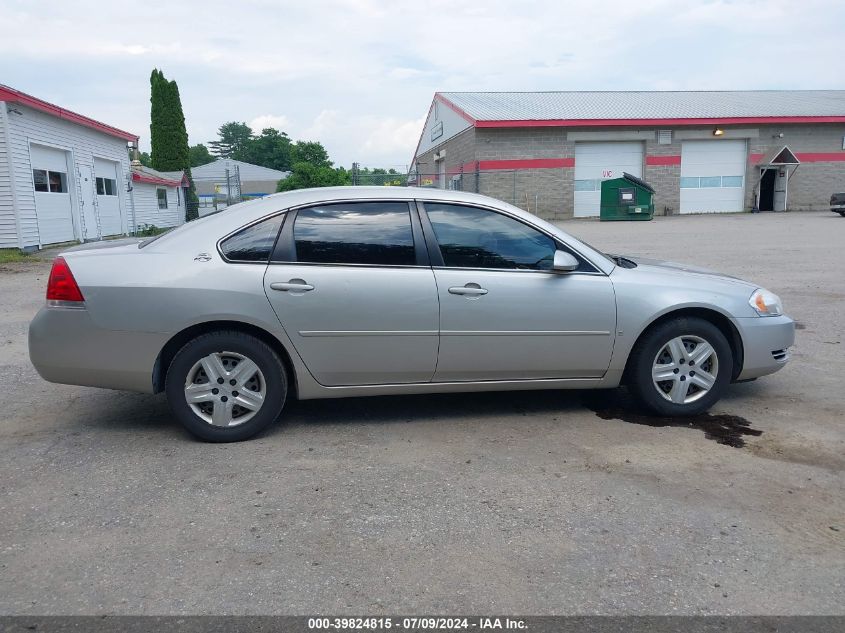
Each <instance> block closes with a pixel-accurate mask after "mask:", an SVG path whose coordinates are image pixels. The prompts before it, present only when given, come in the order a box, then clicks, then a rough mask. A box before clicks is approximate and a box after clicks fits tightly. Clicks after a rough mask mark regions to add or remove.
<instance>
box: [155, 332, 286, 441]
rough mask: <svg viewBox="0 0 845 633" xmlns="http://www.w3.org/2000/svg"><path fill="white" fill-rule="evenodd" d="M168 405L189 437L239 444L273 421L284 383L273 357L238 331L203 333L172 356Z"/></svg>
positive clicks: (258, 342) (264, 346) (283, 394)
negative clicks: (189, 434) (190, 435)
mask: <svg viewBox="0 0 845 633" xmlns="http://www.w3.org/2000/svg"><path fill="white" fill-rule="evenodd" d="M165 390H166V392H167V401H168V403H169V404H170V408H171V410H172V411H173V414H174V415H175V416H176V418H177V419H178V420H179V421H180V422H181V423H182V425H183V426H184V427H185V428H186V429H187V430H188V431H189V432H190V433H191V434H192V435H194V436H196V437H198V438H200V439H203V440H206V441H208V442H238V441H241V440H245V439H247V438H250V437H252V436H253V435H255V434H256V433H258V432H260V431H262V430H263V429H265V428H266V427H267V426H269V425H270V424H272V423H273V422H274V421H275V420H276V419H278V417H279V415H280V414H281V411H282V407H283V405H284V402H285V397H286V395H287V378H286V376H285V370H284V367H283V365H282V362H281V360H280V359H279V356H278V354H276V352H275V351H273V350H272V349H271V348H270V347H269V346H268V345H267V344H266V343H264V342H263V341H261V340H259V339H257V338H255V337H253V336H250V335H248V334H245V333H243V332H237V331H221V332H210V333H207V334H202V335H200V336H198V337H197V338H195V339H193V340H191V341H189V342H188V343H187V344H185V346H184V347H182V349H180V350H179V352H178V353H177V354H176V356H175V358H174V359H173V362H172V363H171V364H170V367H169V369H168V371H167V381H166V386H165Z"/></svg>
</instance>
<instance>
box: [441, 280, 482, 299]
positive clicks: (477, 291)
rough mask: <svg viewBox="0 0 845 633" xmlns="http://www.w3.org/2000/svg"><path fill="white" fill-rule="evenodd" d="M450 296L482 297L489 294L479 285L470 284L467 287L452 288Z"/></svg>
mask: <svg viewBox="0 0 845 633" xmlns="http://www.w3.org/2000/svg"><path fill="white" fill-rule="evenodd" d="M449 294H453V295H464V296H469V297H480V296H481V295H486V294H487V289H486V288H482V287H481V286H479V285H478V284H473V283H469V284H467V285H465V286H452V287H451V288H449Z"/></svg>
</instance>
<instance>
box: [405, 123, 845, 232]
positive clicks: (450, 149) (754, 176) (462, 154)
mask: <svg viewBox="0 0 845 633" xmlns="http://www.w3.org/2000/svg"><path fill="white" fill-rule="evenodd" d="M734 127H741V128H742V129H743V130H747V134H748V137H747V138H746V142H747V151H748V162H747V168H746V175H745V204H744V209H745V210H746V211H747V210H750V209H751V208H752V206H753V204H754V200H755V188H756V186H757V184H758V183H759V180H760V170H759V168H758V167H757V162H759V155H764V156H767V155H769V154H770V153H772V152H774V151H776V150H778V149H780V148H781V147H783V146H784V145H787V146H789V147H790V149H792V151H793V152H795V153H797V154H799V157H800V155H801V154H802V153H803V154H808V155H812V154H817V155H818V154H824V155H834V156H835V157H836V158H837V159H839V158H842V157H845V151H843V148H842V143H843V137H845V125H842V124H813V125H789V126H783V125H758V126H751V125H745V126H734ZM658 129H672V131H673V134H672V142H671V143H670V144H667V145H660V144H658V142H657V131H658ZM679 129H682V130H683V131H685V132H689V131H698V132H699V134H700V135H701V138H708V135H709V134H710V133H711V132H712V129H713V126H712V125H711V126H700V127H698V128H695V127H684V128H670V127H669V126H660V127H655V128H645V129H644V128H630V127H619V128H602V129H601V130H597V129H596V128H589V129H587V128H581V129H580V130H579V129H578V128H562V127H558V128H554V127H534V128H470V129H468V130H466V131H464V132H462V133H461V134H458V135H457V136H455V137H454V138H452V139H449V140H448V141H446V142H444V143H443V144H441V145H440V146H438V147H435V148H434V149H433V150H432V151H430V152H427V153H425V154H423V155H421V156H420V162H422V163H426V164H425V165H421V170H420V171H421V172H423V173H428V174H435V175H436V173H437V169H436V166H435V164H434V161H433V153H434V151H438V150H441V149H442V150H445V152H446V166H447V171H448V172H449V173H455V172H457V171H459V169H460V167H461V166H462V165H463V166H466V165H467V164H469V163H474V162H475V161H481V163H482V172H481V173H480V174H479V176H478V179H477V182H478V191H479V193H482V194H485V195H489V196H492V197H494V198H498V199H500V200H504V201H505V202H510V203H512V204H515V205H516V206H518V207H521V208H524V209H528V210H530V211H531V212H532V213H535V214H537V215H539V216H540V217H542V218H545V219H550V220H562V219H567V218H571V217H572V215H573V202H574V174H575V170H574V168H573V167H562V168H553V169H540V168H535V167H528V168H520V169H517V170H516V171H514V170H512V169H491V170H484V169H483V164H484V161H507V160H530V159H543V158H553V159H573V160H574V157H575V142H574V141H570V140H568V138H567V134H568V133H569V132H577V131H589V132H597V131H598V132H609V133H610V136H613V135H615V134H621V135H624V133H626V132H632V131H636V132H643V131H645V132H654V137H653V138H650V139H648V138H647V140H645V141H643V143H644V144H645V147H644V149H645V151H644V156H645V158H644V165H643V172H642V173H643V177H644V179H645V180H646V182H648V183H650V184H651V185H652V186H653V187H654V188H655V198H654V203H655V213H656V214H658V215H662V214H663V213H664V212H665V209H666V208H667V207H668V208H670V209H672V210H673V212H674V213H676V214H677V213H679V212H680V176H681V164H680V156H681V151H682V145H683V140H682V139H680V138H678V135H677V132H678V131H679ZM724 129H725V130H726V131H730V130H731V129H732V127H731V126H724ZM780 134H783V136H782V137H781V136H779V135H780ZM620 138H621V137H620ZM608 140H611V138H608ZM660 157H666V158H665V159H664V160H660ZM649 158H652V160H651V161H650V160H649ZM650 163H662V164H650ZM461 188H462V189H463V190H465V191H475V190H476V178H475V175H474V174H473V173H471V170H466V169H465V173H464V177H463V182H462V187H461ZM834 191H845V160H820V159H819V157H818V156H815V157H812V160H810V159H808V160H807V161H806V162H804V163H802V165H801V166H800V167H799V168H798V170H797V172H796V173H795V175H794V177H793V178H792V179H791V180H790V182H789V196H788V205H789V208H790V209H813V210H815V209H825V208H827V206H828V203H829V199H830V194H831V193H833V192H834Z"/></svg>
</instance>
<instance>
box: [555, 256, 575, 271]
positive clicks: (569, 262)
mask: <svg viewBox="0 0 845 633" xmlns="http://www.w3.org/2000/svg"><path fill="white" fill-rule="evenodd" d="M578 266H579V263H578V260H577V259H575V257H574V256H572V255H570V254H569V253H567V252H565V251H555V259H554V263H553V264H552V270H556V271H557V272H559V273H571V272H572V271H573V270H578Z"/></svg>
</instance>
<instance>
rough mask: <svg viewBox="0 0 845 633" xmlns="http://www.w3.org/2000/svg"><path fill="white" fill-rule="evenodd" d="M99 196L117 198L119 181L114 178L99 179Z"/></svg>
mask: <svg viewBox="0 0 845 633" xmlns="http://www.w3.org/2000/svg"><path fill="white" fill-rule="evenodd" d="M97 195H98V196H116V195H117V181H116V180H115V179H114V178H97Z"/></svg>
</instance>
